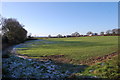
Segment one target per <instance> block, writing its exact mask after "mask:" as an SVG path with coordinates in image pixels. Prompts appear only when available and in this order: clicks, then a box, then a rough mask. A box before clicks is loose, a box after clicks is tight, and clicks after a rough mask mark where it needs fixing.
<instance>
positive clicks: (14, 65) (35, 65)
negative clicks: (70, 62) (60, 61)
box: [2, 56, 69, 79]
mask: <svg viewBox="0 0 120 80" xmlns="http://www.w3.org/2000/svg"><path fill="white" fill-rule="evenodd" d="M2 62H3V65H2V66H3V75H2V76H3V78H7V77H8V78H36V79H37V78H38V79H39V78H65V77H68V76H69V74H68V71H67V70H66V72H64V73H62V71H60V66H57V65H55V64H53V63H52V61H34V60H32V59H24V58H20V57H17V56H10V57H9V58H3V60H2Z"/></svg>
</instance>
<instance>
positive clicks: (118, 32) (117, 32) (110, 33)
mask: <svg viewBox="0 0 120 80" xmlns="http://www.w3.org/2000/svg"><path fill="white" fill-rule="evenodd" d="M82 36H120V29H119V28H118V29H112V30H107V31H106V32H103V31H102V32H100V34H98V33H94V32H92V31H89V32H87V33H86V35H81V34H80V33H79V32H74V33H72V34H71V35H66V36H63V35H61V34H58V35H57V36H51V35H48V37H49V38H64V37H82Z"/></svg>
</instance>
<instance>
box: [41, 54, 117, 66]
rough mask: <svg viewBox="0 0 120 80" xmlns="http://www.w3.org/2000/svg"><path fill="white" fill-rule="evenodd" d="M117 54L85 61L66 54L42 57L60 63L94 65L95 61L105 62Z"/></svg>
mask: <svg viewBox="0 0 120 80" xmlns="http://www.w3.org/2000/svg"><path fill="white" fill-rule="evenodd" d="M116 55H118V52H113V53H111V54H108V55H104V56H102V57H95V58H90V59H87V60H84V61H80V60H73V59H67V58H66V57H65V55H51V56H46V57H42V59H46V60H53V61H55V62H58V63H78V64H81V65H94V64H95V63H98V62H104V61H106V60H108V59H111V58H112V57H114V56H116Z"/></svg>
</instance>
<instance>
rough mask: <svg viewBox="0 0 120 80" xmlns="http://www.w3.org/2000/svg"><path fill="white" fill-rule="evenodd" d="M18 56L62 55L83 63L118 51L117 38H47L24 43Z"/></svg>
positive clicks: (19, 48)
mask: <svg viewBox="0 0 120 80" xmlns="http://www.w3.org/2000/svg"><path fill="white" fill-rule="evenodd" d="M17 49H18V53H19V54H25V55H28V56H30V57H32V58H42V57H43V56H51V55H63V56H64V58H65V59H69V60H73V61H84V60H88V59H90V58H95V57H101V56H104V55H107V54H110V53H113V52H117V50H118V37H117V36H92V37H71V38H48V39H43V40H37V41H33V42H32V41H31V42H26V43H24V46H23V45H20V46H18V47H17Z"/></svg>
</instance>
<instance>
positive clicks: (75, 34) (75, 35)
mask: <svg viewBox="0 0 120 80" xmlns="http://www.w3.org/2000/svg"><path fill="white" fill-rule="evenodd" d="M71 36H73V37H79V36H80V34H79V33H78V32H75V33H72V34H71Z"/></svg>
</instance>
